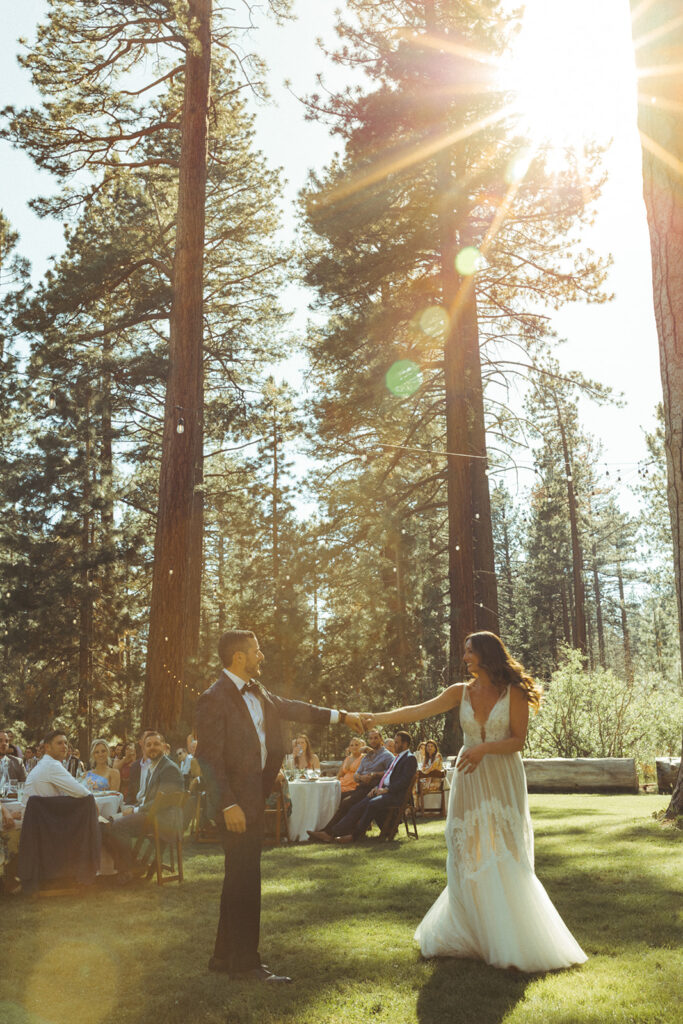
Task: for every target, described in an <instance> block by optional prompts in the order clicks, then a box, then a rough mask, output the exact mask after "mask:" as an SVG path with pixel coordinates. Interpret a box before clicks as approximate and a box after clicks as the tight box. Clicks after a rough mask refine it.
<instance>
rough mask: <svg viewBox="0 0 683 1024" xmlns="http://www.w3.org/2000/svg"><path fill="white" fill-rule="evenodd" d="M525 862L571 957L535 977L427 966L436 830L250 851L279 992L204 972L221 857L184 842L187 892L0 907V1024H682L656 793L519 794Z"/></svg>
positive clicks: (12, 902) (669, 871) (677, 894)
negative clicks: (255, 857) (256, 860)
mask: <svg viewBox="0 0 683 1024" xmlns="http://www.w3.org/2000/svg"><path fill="white" fill-rule="evenodd" d="M530 802H531V812H532V817H533V820H534V826H535V831H536V869H537V873H538V875H539V877H540V879H541V881H542V882H543V884H544V885H545V886H546V888H547V889H548V892H549V894H550V896H551V898H552V899H553V901H554V903H555V905H556V906H557V908H558V910H559V911H560V913H561V914H562V916H563V918H564V919H565V921H566V922H567V924H568V926H569V928H570V929H571V931H572V932H573V933H574V935H575V936H576V938H577V939H578V941H579V942H580V944H581V945H582V947H583V948H584V950H585V951H586V953H587V954H588V956H589V960H588V962H587V963H586V964H585V965H584V966H583V967H581V968H576V969H574V970H571V971H564V972H559V973H557V974H547V975H524V974H519V973H518V972H516V971H500V970H495V969H494V968H491V967H487V966H485V965H484V964H481V963H478V962H475V961H472V960H439V961H428V962H425V961H422V960H421V959H420V956H419V953H418V950H417V947H416V946H415V944H414V942H413V939H412V935H413V931H414V929H415V926H416V924H417V923H418V921H419V920H420V918H421V916H422V915H423V914H424V912H425V911H426V910H427V909H428V907H429V906H430V904H431V903H432V901H433V900H434V899H435V898H436V896H437V895H438V894H439V892H440V890H441V888H442V887H443V885H445V871H444V860H445V848H444V842H443V834H442V833H443V821H439V822H429V823H428V824H421V825H420V826H419V832H420V838H419V840H417V841H415V840H408V839H406V838H405V836H404V837H403V838H401V839H400V841H397V842H394V843H392V844H388V845H386V844H384V845H382V846H380V845H379V844H378V843H377V842H376V841H374V840H368V841H367V842H366V843H364V844H359V845H356V846H352V847H343V848H330V847H324V846H311V847H308V846H297V847H292V848H286V847H281V848H280V849H269V850H267V851H266V852H265V854H264V858H263V869H264V870H263V874H264V905H263V920H262V925H263V927H262V943H261V952H262V955H263V958H264V960H265V962H266V963H268V964H271V965H272V966H273V967H274V968H275V969H277V970H278V971H280V972H283V973H287V974H291V975H292V976H293V978H294V979H295V983H294V984H293V985H291V986H286V987H283V986H276V987H275V988H274V989H269V988H268V986H263V985H255V984H247V983H243V982H242V983H236V982H231V981H230V980H229V979H227V978H225V977H223V976H221V975H215V974H209V973H208V971H207V970H206V963H207V961H208V958H209V955H210V953H211V951H212V946H213V938H214V930H215V926H216V920H217V909H218V895H219V890H220V884H221V878H222V856H221V854H220V852H219V849H220V848H219V847H215V846H202V847H194V846H193V844H192V843H191V842H188V843H187V845H186V854H185V864H186V874H187V879H186V882H185V884H184V885H183V886H178V885H177V884H171V885H168V886H166V887H164V888H163V889H161V890H159V889H158V888H157V886H156V885H152V884H149V883H139V884H137V885H134V886H133V887H129V888H127V889H124V890H120V889H112V888H107V887H105V886H100V885H98V886H96V887H95V891H94V892H93V893H92V894H91V895H89V896H88V897H87V898H82V899H78V898H75V897H71V896H64V897H54V898H50V899H40V900H34V901H29V900H25V899H23V898H22V897H6V898H5V899H3V900H2V902H0V910H1V911H2V918H3V921H2V924H3V927H2V951H1V952H0V1024H151V1022H153V1024H166V1022H169V1024H180V1022H186V1024H195V1022H196V1024H281V1022H289V1021H292V1022H294V1021H296V1022H301V1024H304V1022H306V1024H368V1022H374V1021H377V1022H391V1024H409V1022H418V1021H419V1022H423V1024H499V1022H505V1024H529V1022H543V1024H589V1022H590V1024H608V1022H609V1024H611V1022H615V1024H679V1022H680V1021H681V1020H683V1004H682V1002H681V994H682V992H683V981H682V979H683V956H682V954H681V945H682V943H681V937H682V931H683V929H682V927H681V926H682V924H683V921H682V912H681V911H682V903H683V901H682V900H681V890H682V888H683V884H682V883H683V871H682V870H681V868H682V866H683V865H682V860H683V857H682V856H681V850H682V842H683V835H682V833H681V832H680V831H675V830H666V831H663V830H662V829H661V828H660V827H659V825H657V824H656V823H655V822H654V821H653V820H652V818H651V814H652V812H653V811H655V810H657V809H659V808H661V807H663V806H664V805H665V804H666V798H663V797H658V796H603V797H601V796H593V795H591V796H532V797H530Z"/></svg>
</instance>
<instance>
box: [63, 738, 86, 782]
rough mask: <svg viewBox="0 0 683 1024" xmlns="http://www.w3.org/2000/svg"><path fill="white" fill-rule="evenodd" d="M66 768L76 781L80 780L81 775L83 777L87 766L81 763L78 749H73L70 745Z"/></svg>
mask: <svg viewBox="0 0 683 1024" xmlns="http://www.w3.org/2000/svg"><path fill="white" fill-rule="evenodd" d="M64 767H65V768H66V770H67V771H68V772H69V774H70V775H73V777H74V778H75V779H79V778H80V777H81V775H83V773H84V772H85V766H84V765H83V762H82V761H81V752H80V750H79V749H78V747H72V746H71V745H69V754H68V757H67V759H66V762H65V764H64Z"/></svg>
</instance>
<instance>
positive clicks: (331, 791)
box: [288, 779, 341, 843]
mask: <svg viewBox="0 0 683 1024" xmlns="http://www.w3.org/2000/svg"><path fill="white" fill-rule="evenodd" d="M289 795H290V797H291V799H292V813H291V815H290V818H289V825H288V831H289V838H290V839H291V840H292V842H294V843H297V842H305V841H306V840H307V839H308V830H309V829H310V830H311V832H315V831H317V830H318V829H320V828H322V826H323V825H326V824H327V822H328V821H329V820H330V818H331V817H332V815H333V814H335V812H336V810H337V808H338V807H339V804H340V803H341V782H340V781H339V779H297V780H296V781H294V782H290V783H289Z"/></svg>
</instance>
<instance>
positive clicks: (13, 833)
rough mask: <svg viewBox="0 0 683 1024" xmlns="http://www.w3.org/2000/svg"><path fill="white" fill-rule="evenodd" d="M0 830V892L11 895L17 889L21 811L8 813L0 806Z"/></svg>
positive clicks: (3, 806)
mask: <svg viewBox="0 0 683 1024" xmlns="http://www.w3.org/2000/svg"><path fill="white" fill-rule="evenodd" d="M0 811H1V812H2V829H1V830H0V892H3V891H4V892H6V893H12V892H14V891H15V890H16V889H17V887H18V883H17V881H16V873H17V852H18V850H19V836H20V834H21V828H19V827H17V826H18V824H19V821H20V819H21V811H11V812H10V811H8V810H7V808H6V807H5V805H4V804H0Z"/></svg>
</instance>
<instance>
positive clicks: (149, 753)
mask: <svg viewBox="0 0 683 1024" xmlns="http://www.w3.org/2000/svg"><path fill="white" fill-rule="evenodd" d="M164 746H165V742H164V738H163V736H162V735H161V733H158V732H151V731H149V732H147V735H146V736H145V741H144V748H143V753H144V756H145V758H146V759H147V760H148V761H149V770H148V772H147V775H146V781H145V791H144V794H143V799H142V801H141V804H140V806H139V807H126V808H125V809H124V812H123V817H121V818H117V819H116V820H115V821H112V822H108V823H107V824H106V825H103V826H102V844H103V845H104V846H105V848H106V849H107V850H108V851H109V853H110V854H111V856H112V858H113V861H114V865H115V867H116V869H117V871H118V872H119V875H120V879H119V881H120V882H121V884H126V883H127V882H129V881H130V880H131V878H132V877H133V872H134V869H135V868H136V863H135V859H134V857H133V851H132V849H131V846H130V840H131V839H135V838H137V837H138V836H141V835H145V834H146V833H147V832H148V831H149V829H150V827H151V823H150V820H149V817H148V811H149V809H150V807H151V806H152V804H153V803H154V800H155V798H156V797H157V796H158V795H159V794H162V793H171V792H175V791H177V790H182V789H183V788H184V786H183V778H182V775H181V774H180V769H179V768H178V765H177V764H174V763H173V761H172V760H171V759H170V757H167V755H166V754H165V753H164Z"/></svg>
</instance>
